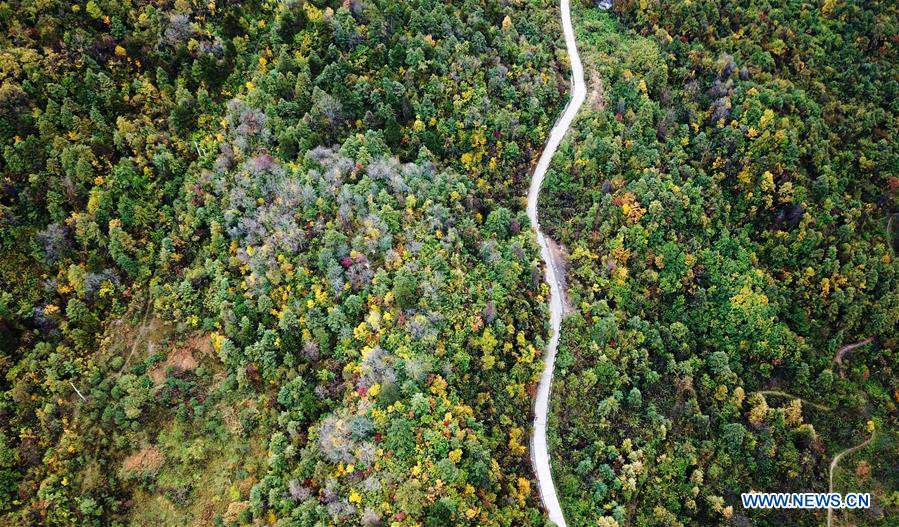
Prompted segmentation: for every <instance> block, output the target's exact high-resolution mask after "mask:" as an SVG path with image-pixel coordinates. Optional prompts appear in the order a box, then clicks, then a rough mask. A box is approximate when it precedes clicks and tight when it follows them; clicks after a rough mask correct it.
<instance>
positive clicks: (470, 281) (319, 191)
mask: <svg viewBox="0 0 899 527" xmlns="http://www.w3.org/2000/svg"><path fill="white" fill-rule="evenodd" d="M0 20H2V21H3V22H2V27H3V29H4V31H3V32H2V36H0V39H2V51H0V57H2V60H0V67H2V86H0V94H2V95H0V112H2V113H0V143H2V145H0V147H2V158H0V171H2V186H0V254H2V263H0V276H2V279H0V283H2V287H0V365H2V371H3V373H4V375H3V376H2V379H0V391H2V396H0V416H2V419H0V524H4V525H5V524H17V525H19V524H28V525H72V524H78V525H124V524H135V525H138V524H140V525H150V524H154V525H162V524H165V525H179V524H190V523H199V524H208V525H213V524H214V525H232V524H250V523H254V522H255V523H256V524H261V523H266V524H275V523H277V524H278V525H334V524H348V523H349V524H362V525H384V524H393V525H433V526H438V525H447V524H457V525H540V524H542V521H543V520H542V518H543V513H542V512H541V511H540V509H539V507H538V502H537V496H536V489H535V488H533V487H532V484H531V483H532V482H531V475H530V473H529V470H528V456H527V452H526V443H527V440H526V436H527V420H528V416H529V408H530V402H529V401H530V398H529V395H528V394H529V393H530V391H531V390H532V389H533V386H534V383H535V380H536V377H537V375H538V374H539V364H540V361H539V354H540V350H541V349H542V347H543V343H542V342H543V340H542V339H543V336H544V333H545V329H544V315H543V307H542V306H543V303H544V302H543V300H544V299H545V294H546V291H545V290H544V286H542V285H541V281H540V276H541V274H540V270H539V265H538V262H539V260H538V258H537V254H536V251H535V250H534V243H533V239H532V237H531V236H530V234H529V233H530V229H529V227H528V225H527V219H526V216H525V215H524V213H523V210H522V209H523V202H522V200H521V198H520V196H521V195H522V194H523V190H524V188H525V185H526V182H527V172H528V168H529V166H530V162H531V159H532V157H533V156H534V152H535V151H536V150H537V149H538V147H539V144H540V143H541V142H542V140H543V138H544V135H545V133H546V131H547V130H548V128H549V125H550V124H551V122H552V120H553V119H554V116H555V114H556V113H557V111H558V109H559V103H560V101H561V98H562V94H563V91H564V89H565V87H566V81H565V79H564V77H563V74H562V73H561V72H563V71H566V70H567V68H565V60H564V58H563V57H562V56H557V52H556V49H557V42H556V39H557V38H558V35H560V33H561V28H560V26H559V24H558V21H557V20H558V19H557V13H556V10H555V9H554V8H553V6H552V4H550V3H548V2H530V1H529V2H519V1H515V2H493V1H491V2H474V1H465V2H456V3H454V4H452V5H451V4H447V3H445V2H432V1H414V2H388V1H381V0H373V1H357V0H352V1H346V2H323V1H302V0H284V1H249V2H216V1H212V2H194V1H185V0H177V1H164V2H143V1H138V2H123V1H120V0H91V1H88V2H86V3H82V2H76V3H70V2H58V1H49V2H48V1H41V2H38V1H25V0H23V1H13V2H5V3H3V4H2V5H0Z"/></svg>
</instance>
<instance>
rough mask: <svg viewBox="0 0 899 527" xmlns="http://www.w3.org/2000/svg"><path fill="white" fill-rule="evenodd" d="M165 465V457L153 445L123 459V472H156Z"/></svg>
mask: <svg viewBox="0 0 899 527" xmlns="http://www.w3.org/2000/svg"><path fill="white" fill-rule="evenodd" d="M163 463H165V455H164V454H163V453H162V451H161V450H159V449H158V448H156V447H155V446H153V445H150V446H146V447H144V448H142V449H140V450H139V451H137V452H135V453H134V454H131V455H130V456H128V457H126V458H125V461H124V462H123V463H122V470H123V471H125V472H156V471H157V470H159V468H160V467H162V464H163Z"/></svg>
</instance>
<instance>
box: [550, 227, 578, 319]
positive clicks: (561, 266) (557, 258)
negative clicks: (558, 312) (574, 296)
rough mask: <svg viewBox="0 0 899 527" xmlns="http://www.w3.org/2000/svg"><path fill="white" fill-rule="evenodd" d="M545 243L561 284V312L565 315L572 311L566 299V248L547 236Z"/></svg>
mask: <svg viewBox="0 0 899 527" xmlns="http://www.w3.org/2000/svg"><path fill="white" fill-rule="evenodd" d="M546 243H547V245H548V246H549V255H550V258H552V265H553V267H554V268H555V269H556V271H557V275H558V279H559V285H560V286H561V288H560V289H561V293H562V314H563V315H567V314H568V313H571V311H572V307H571V303H570V302H569V301H568V278H567V275H566V273H567V272H568V250H567V249H566V248H565V246H564V245H562V244H560V243H556V242H555V241H554V240H552V239H551V238H549V237H547V238H546Z"/></svg>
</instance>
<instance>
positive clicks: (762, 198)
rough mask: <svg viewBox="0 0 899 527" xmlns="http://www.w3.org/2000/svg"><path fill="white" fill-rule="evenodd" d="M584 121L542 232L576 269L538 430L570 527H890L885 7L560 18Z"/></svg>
mask: <svg viewBox="0 0 899 527" xmlns="http://www.w3.org/2000/svg"><path fill="white" fill-rule="evenodd" d="M573 17H574V19H575V25H576V26H577V34H578V45H579V47H580V50H581V55H582V57H583V60H584V62H585V70H586V78H587V83H588V97H587V101H586V103H585V104H584V106H583V109H582V110H581V113H580V114H579V116H578V120H577V121H576V122H575V124H574V127H573V128H574V130H573V131H572V133H571V134H570V135H569V137H568V140H567V142H566V143H564V144H563V145H562V147H561V148H560V151H559V153H558V154H557V155H556V157H555V158H554V164H553V166H552V168H551V170H550V173H549V175H548V178H547V183H546V185H547V188H546V191H545V192H544V193H543V194H542V195H541V197H542V198H543V201H542V202H541V205H540V210H541V214H542V215H543V217H544V220H543V221H542V224H543V226H544V228H545V229H546V230H547V231H548V232H549V235H550V236H551V237H553V238H554V239H556V240H557V241H559V242H561V243H562V244H563V245H564V246H565V247H566V248H567V252H568V269H567V278H568V282H569V286H570V288H569V295H570V299H569V301H570V304H571V305H572V313H571V314H570V315H569V316H568V317H567V318H566V319H565V321H564V322H563V330H562V333H561V339H562V343H561V346H560V349H559V356H558V359H557V363H556V380H555V383H554V385H553V397H552V399H551V401H552V404H553V405H554V409H553V416H552V420H551V422H550V428H551V432H552V433H553V435H554V437H553V446H552V452H553V455H554V456H555V457H554V460H555V462H554V469H555V471H556V474H555V478H556V481H557V484H558V486H559V494H560V498H561V500H562V502H563V506H564V508H565V513H566V515H567V520H568V524H569V525H578V526H581V525H583V526H588V525H589V526H595V525H599V526H603V527H608V526H624V525H637V526H650V525H652V526H656V525H658V526H678V525H727V526H731V525H732V526H747V525H757V526H780V525H797V526H800V525H807V526H820V525H831V524H830V523H829V522H826V515H827V512H826V510H819V511H808V510H801V511H796V510H780V511H778V510H768V511H761V510H757V511H756V510H745V509H743V507H742V504H741V502H740V494H741V493H743V492H749V491H753V490H754V491H769V492H809V491H815V492H828V490H829V478H830V471H831V468H830V464H831V461H832V460H833V459H834V457H835V456H836V455H837V454H838V453H840V452H843V451H844V450H846V449H849V448H851V447H854V446H856V445H860V444H863V443H865V442H867V440H868V439H871V441H870V442H867V443H866V444H865V445H864V448H861V449H860V450H858V451H855V452H851V453H849V454H848V455H846V456H844V457H843V458H842V460H840V461H839V463H838V464H837V467H836V469H834V473H833V481H834V483H833V491H834V492H850V491H857V492H870V493H872V500H873V506H872V507H871V508H870V509H862V510H857V511H838V510H835V511H834V512H833V520H832V521H833V523H832V525H834V526H836V525H859V526H862V525H865V526H868V525H897V523H896V522H897V521H899V492H897V491H899V472H897V470H896V468H897V464H896V460H897V459H899V426H897V418H899V413H897V403H899V371H897V364H899V352H897V344H899V341H897V337H899V332H897V327H899V264H897V262H896V250H897V248H899V236H897V234H896V225H895V222H894V220H893V219H894V218H895V217H896V215H897V213H899V179H897V175H899V156H897V145H896V143H895V141H894V138H895V136H896V132H897V124H899V121H897V109H899V107H897V106H896V101H897V95H899V80H897V77H896V64H897V60H896V59H897V56H896V47H895V44H896V39H895V35H896V31H897V28H899V26H897V6H896V5H895V3H891V2H877V1H873V2H851V1H849V2H830V1H827V2H824V3H823V5H820V6H819V5H816V4H809V3H806V2H799V1H783V2H773V3H765V2H736V3H735V2H694V3H689V2H679V1H666V0H662V1H658V2H645V1H640V2H616V3H615V5H614V6H613V8H612V10H611V11H608V12H605V11H601V10H599V9H596V8H594V7H592V6H589V5H587V4H582V5H580V6H579V7H578V8H577V9H576V10H575V12H574V14H573Z"/></svg>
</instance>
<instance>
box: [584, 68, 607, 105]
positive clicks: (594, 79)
mask: <svg viewBox="0 0 899 527" xmlns="http://www.w3.org/2000/svg"><path fill="white" fill-rule="evenodd" d="M587 104H588V105H590V108H593V109H594V110H602V109H603V108H605V107H606V89H605V85H604V84H603V82H602V76H600V74H599V72H598V71H596V70H595V69H593V70H591V71H590V91H589V92H588V93H587Z"/></svg>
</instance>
